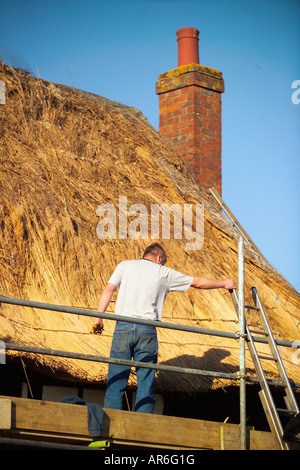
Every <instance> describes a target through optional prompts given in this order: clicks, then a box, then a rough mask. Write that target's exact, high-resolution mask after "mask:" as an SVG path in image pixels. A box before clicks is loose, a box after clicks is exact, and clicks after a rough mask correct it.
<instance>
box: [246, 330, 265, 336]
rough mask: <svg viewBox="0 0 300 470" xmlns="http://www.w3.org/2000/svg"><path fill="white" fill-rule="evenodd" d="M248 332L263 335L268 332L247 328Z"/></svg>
mask: <svg viewBox="0 0 300 470" xmlns="http://www.w3.org/2000/svg"><path fill="white" fill-rule="evenodd" d="M249 331H250V333H253V334H255V335H265V336H268V335H269V333H266V332H265V331H261V330H249Z"/></svg>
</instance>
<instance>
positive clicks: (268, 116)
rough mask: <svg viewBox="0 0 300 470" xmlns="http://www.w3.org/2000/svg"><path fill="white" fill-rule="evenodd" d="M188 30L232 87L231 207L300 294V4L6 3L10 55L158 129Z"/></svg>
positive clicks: (2, 21) (1, 21)
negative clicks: (161, 99)
mask: <svg viewBox="0 0 300 470" xmlns="http://www.w3.org/2000/svg"><path fill="white" fill-rule="evenodd" d="M187 26H189V27H195V28H197V29H199V31H200V37H199V53H200V63H201V64H202V65H205V66H208V67H211V68H214V69H217V70H220V71H221V72H222V73H223V78H224V80H225V93H224V94H223V95H222V99H223V151H222V159H223V199H224V200H225V202H226V203H227V205H228V206H229V207H230V209H231V210H232V212H233V213H234V214H235V216H236V217H237V218H238V220H239V221H240V223H241V224H242V225H243V226H244V228H245V230H246V231H247V232H248V233H249V235H250V236H251V238H252V239H253V240H254V242H255V243H256V245H257V246H258V247H259V249H260V250H261V251H262V253H263V254H264V255H265V257H266V258H267V260H268V261H269V262H270V263H271V264H272V265H273V266H274V267H275V268H276V269H278V271H280V272H281V274H282V275H283V276H284V277H285V278H286V279H287V280H288V281H289V282H290V283H291V284H292V285H293V286H294V287H295V288H296V289H297V290H298V291H300V248H299V233H300V207H299V206H300V204H299V196H300V190H299V176H300V171H299V170H300V159H299V156H300V132H299V129H300V104H294V103H293V102H292V94H293V93H294V92H297V89H296V90H295V89H293V88H292V83H293V82H295V80H300V28H299V26H300V1H299V0H261V1H259V0H252V1H250V0H244V1H241V0H214V1H212V2H208V1H207V0H138V1H137V0H126V1H125V0H124V1H119V0H111V1H110V2H107V1H106V0H98V1H96V0H74V1H71V0H65V1H64V0H52V1H48V0H42V1H40V0H39V1H37V0H22V1H20V0H1V2H0V55H4V57H5V59H6V62H7V63H8V62H9V58H8V52H9V50H8V48H9V49H10V50H12V51H14V57H15V58H16V59H17V61H19V63H22V65H26V63H27V64H28V65H29V67H31V69H32V70H33V71H34V72H35V74H37V68H38V72H39V75H40V76H41V78H43V79H45V80H49V81H53V82H56V83H64V84H67V85H71V83H72V84H73V85H74V86H75V87H76V88H79V89H83V90H85V91H90V92H92V93H96V94H99V95H101V96H104V97H106V98H109V99H112V100H114V101H120V102H121V103H123V104H125V105H128V106H134V107H136V108H138V109H140V110H141V111H142V112H143V113H144V115H145V116H146V117H147V118H148V120H149V121H150V123H151V124H152V125H153V127H154V128H155V129H157V130H158V97H157V96H156V94H155V83H156V81H157V78H158V75H159V74H161V73H164V72H167V71H168V70H172V69H174V68H176V67H177V40H176V31H177V29H179V28H182V27H187ZM1 51H2V52H3V51H4V53H2V54H1ZM71 81H72V82H71ZM298 88H299V87H298ZM296 97H298V98H300V93H299V94H298V95H297V96H296Z"/></svg>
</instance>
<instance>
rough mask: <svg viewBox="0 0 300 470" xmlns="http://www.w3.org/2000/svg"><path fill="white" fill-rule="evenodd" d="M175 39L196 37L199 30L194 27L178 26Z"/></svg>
mask: <svg viewBox="0 0 300 470" xmlns="http://www.w3.org/2000/svg"><path fill="white" fill-rule="evenodd" d="M176 35H177V41H178V40H179V39H181V38H196V39H198V37H199V30H198V29H196V28H180V29H178V30H177V31H176Z"/></svg>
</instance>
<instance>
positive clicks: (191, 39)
mask: <svg viewBox="0 0 300 470" xmlns="http://www.w3.org/2000/svg"><path fill="white" fill-rule="evenodd" d="M176 34H177V41H178V67H180V66H181V65H188V64H199V49H198V41H199V31H198V29H196V28H181V29H178V31H176Z"/></svg>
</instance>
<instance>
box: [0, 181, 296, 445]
mask: <svg viewBox="0 0 300 470" xmlns="http://www.w3.org/2000/svg"><path fill="white" fill-rule="evenodd" d="M210 192H211V194H212V195H213V196H214V197H215V199H216V200H217V202H218V203H219V204H220V206H221V207H222V209H223V211H224V212H225V214H226V215H227V216H228V218H229V220H230V221H231V222H232V224H233V226H234V227H235V228H236V229H237V231H238V235H239V236H238V290H239V306H238V307H239V308H238V312H239V318H238V322H239V328H238V331H236V332H235V333H233V332H227V331H221V330H214V329H208V328H200V327H193V326H187V325H178V324H174V323H166V322H161V321H152V320H145V319H142V318H136V317H128V316H123V315H116V314H110V313H104V312H103V313H102V312H95V311H93V310H87V309H82V308H76V307H69V306H62V305H54V304H49V303H43V302H35V301H30V300H23V299H15V298H10V297H4V296H0V304H1V303H5V304H11V305H18V306H23V307H31V308H38V309H42V310H50V311H55V312H61V313H68V314H75V315H83V316H88V317H95V318H98V317H101V318H103V319H107V320H113V321H123V322H124V321H125V322H128V323H137V324H142V325H152V326H155V327H157V328H166V329H173V330H179V331H185V332H190V333H198V334H204V335H212V336H219V337H223V338H230V339H232V340H235V341H239V371H238V372H236V373H225V372H215V371H208V370H199V369H192V368H186V367H176V366H169V365H162V364H149V363H145V362H139V361H133V360H125V359H115V358H110V357H103V356H98V355H91V354H81V353H76V352H70V351H62V350H55V349H47V348H38V347H32V346H26V345H20V344H12V343H5V342H3V341H1V344H2V348H3V346H4V350H11V351H19V352H25V353H31V354H45V355H49V356H56V357H64V358H68V359H78V360H86V361H94V362H102V363H108V364H118V365H124V366H130V367H144V368H148V369H155V370H160V371H169V372H176V373H183V374H194V375H200V376H206V377H213V378H222V379H228V380H233V381H239V385H240V449H241V450H246V448H247V444H246V382H251V383H259V380H258V378H257V377H253V376H247V375H246V368H245V344H246V331H245V315H244V313H245V301H244V240H245V239H246V240H247V241H248V242H249V243H250V244H251V245H252V246H254V247H255V245H254V244H253V242H252V240H251V239H250V237H248V235H247V234H246V232H245V231H244V230H243V229H242V227H241V226H240V224H239V222H238V221H237V219H236V218H235V217H234V216H233V214H232V213H231V212H230V210H229V209H228V207H227V206H226V205H225V203H224V201H223V200H222V199H221V197H220V195H219V194H218V193H217V191H216V190H215V189H212V188H211V189H210ZM255 248H256V247H255ZM253 339H255V341H256V342H260V343H267V339H266V338H262V337H258V336H256V337H253ZM276 344H277V345H278V346H283V347H291V348H295V341H284V340H276ZM269 382H270V383H271V384H272V385H275V386H276V384H277V382H278V381H276V380H270V381H269ZM291 384H292V386H294V387H297V388H300V383H297V382H292V381H291Z"/></svg>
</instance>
